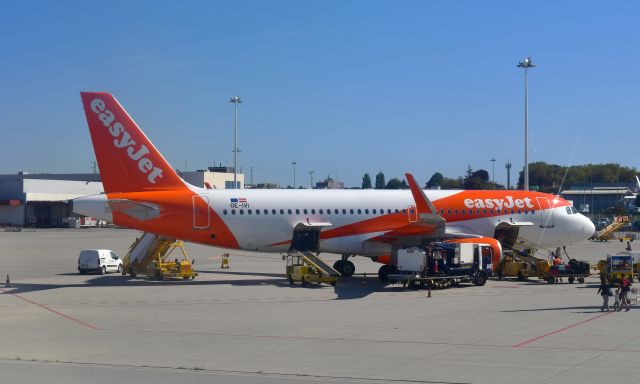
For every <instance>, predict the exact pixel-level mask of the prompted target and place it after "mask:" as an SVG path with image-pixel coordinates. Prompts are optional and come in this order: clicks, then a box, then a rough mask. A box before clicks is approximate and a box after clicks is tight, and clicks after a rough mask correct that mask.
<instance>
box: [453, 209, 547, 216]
mask: <svg viewBox="0 0 640 384" xmlns="http://www.w3.org/2000/svg"><path fill="white" fill-rule="evenodd" d="M446 212H447V214H448V215H451V214H454V215H457V214H462V215H473V214H474V212H475V214H476V215H479V214H480V213H482V214H483V215H486V214H487V213H490V214H492V215H493V214H498V215H500V214H503V215H504V214H509V213H511V214H512V215H513V214H516V213H517V214H525V215H528V214H532V215H533V214H534V213H536V211H535V210H531V211H529V210H527V209H525V210H521V209H518V210H515V209H512V210H508V209H502V210H501V209H476V210H475V211H474V210H473V209H469V210H466V209H462V210H457V209H447V210H446ZM440 214H441V215H444V214H445V210H444V209H440Z"/></svg>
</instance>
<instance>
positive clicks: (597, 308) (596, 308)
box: [500, 296, 613, 313]
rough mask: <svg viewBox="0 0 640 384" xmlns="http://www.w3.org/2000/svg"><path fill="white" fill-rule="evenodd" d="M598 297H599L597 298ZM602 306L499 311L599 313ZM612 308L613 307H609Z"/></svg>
mask: <svg viewBox="0 0 640 384" xmlns="http://www.w3.org/2000/svg"><path fill="white" fill-rule="evenodd" d="M598 297H599V296H598ZM601 306H602V305H586V306H581V307H555V308H554V307H550V308H530V309H513V310H509V311H500V312H503V313H514V312H542V311H567V310H582V311H579V312H572V313H600V312H602V311H600V308H601ZM611 307H613V305H611Z"/></svg>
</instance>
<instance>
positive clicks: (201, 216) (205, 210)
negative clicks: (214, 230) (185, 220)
mask: <svg viewBox="0 0 640 384" xmlns="http://www.w3.org/2000/svg"><path fill="white" fill-rule="evenodd" d="M192 199H193V229H208V228H209V225H210V222H211V215H210V213H209V198H208V197H207V195H197V196H193V197H192Z"/></svg>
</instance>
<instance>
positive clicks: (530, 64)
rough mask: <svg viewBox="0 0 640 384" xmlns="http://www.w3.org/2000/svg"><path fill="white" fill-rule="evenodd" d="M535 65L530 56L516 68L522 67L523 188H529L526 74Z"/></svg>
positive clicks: (526, 189)
mask: <svg viewBox="0 0 640 384" xmlns="http://www.w3.org/2000/svg"><path fill="white" fill-rule="evenodd" d="M533 67H535V65H534V64H533V61H532V60H531V57H527V58H526V59H524V60H522V61H520V62H519V63H518V68H524V190H525V191H528V190H529V92H528V83H527V75H528V70H529V68H533Z"/></svg>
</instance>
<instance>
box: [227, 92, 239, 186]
mask: <svg viewBox="0 0 640 384" xmlns="http://www.w3.org/2000/svg"><path fill="white" fill-rule="evenodd" d="M229 102H230V103H233V104H234V109H235V120H234V124H233V189H238V104H240V103H242V99H240V96H238V95H235V96H234V97H232V98H230V99H229Z"/></svg>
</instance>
